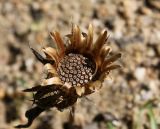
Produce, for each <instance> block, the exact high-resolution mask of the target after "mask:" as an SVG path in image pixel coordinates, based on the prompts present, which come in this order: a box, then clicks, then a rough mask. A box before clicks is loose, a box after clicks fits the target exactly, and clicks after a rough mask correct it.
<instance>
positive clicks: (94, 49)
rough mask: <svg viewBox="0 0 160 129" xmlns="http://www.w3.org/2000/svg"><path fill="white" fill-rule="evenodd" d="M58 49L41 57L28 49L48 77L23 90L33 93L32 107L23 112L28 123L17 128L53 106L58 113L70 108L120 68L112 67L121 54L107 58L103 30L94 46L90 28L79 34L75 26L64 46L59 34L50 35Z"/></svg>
mask: <svg viewBox="0 0 160 129" xmlns="http://www.w3.org/2000/svg"><path fill="white" fill-rule="evenodd" d="M50 35H51V37H52V38H53V39H54V40H55V42H56V45H57V48H56V49H55V48H52V47H45V48H43V49H42V50H43V52H44V53H45V55H46V57H45V58H44V57H42V56H41V55H40V54H39V53H38V52H37V51H35V50H34V49H33V48H31V50H32V52H33V53H34V55H35V56H36V58H37V59H38V60H39V61H40V62H42V63H43V64H44V67H45V68H46V69H47V71H48V73H47V78H45V79H44V80H43V81H42V84H41V85H39V86H35V87H32V88H30V89H26V90H24V92H33V93H34V97H33V104H34V105H35V106H34V107H33V108H31V109H30V110H28V111H27V112H26V114H25V115H26V117H27V118H28V123H27V124H25V125H18V126H16V127H17V128H21V127H28V126H30V125H31V124H32V122H33V120H34V119H35V118H36V117H37V116H38V115H39V114H40V113H41V112H43V111H44V110H47V109H50V108H52V107H55V108H57V109H58V110H63V109H65V108H68V107H71V106H73V105H74V104H75V103H76V101H77V99H78V98H81V97H83V96H86V95H89V94H91V93H94V92H95V91H97V90H99V89H100V88H101V87H102V83H103V81H104V79H105V78H106V77H107V75H108V74H109V72H110V71H111V70H114V69H117V68H119V67H120V66H119V65H117V64H113V62H114V61H116V60H117V59H118V58H120V57H121V54H120V53H118V54H115V55H113V56H111V57H109V58H106V56H108V54H109V53H110V52H111V48H110V47H109V46H108V45H107V44H106V41H107V39H108V36H107V31H103V32H102V33H101V34H100V35H99V37H98V39H97V40H96V42H95V43H93V27H92V25H90V26H89V28H88V33H84V32H81V30H80V29H79V27H78V26H77V25H74V26H73V27H72V31H71V34H68V35H67V37H68V41H67V42H66V43H64V41H63V40H62V38H61V36H60V33H59V32H53V33H50Z"/></svg>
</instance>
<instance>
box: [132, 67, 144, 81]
mask: <svg viewBox="0 0 160 129" xmlns="http://www.w3.org/2000/svg"><path fill="white" fill-rule="evenodd" d="M134 76H135V77H136V79H137V80H138V81H144V79H145V76H146V69H145V68H143V67H138V68H136V69H135V72H134Z"/></svg>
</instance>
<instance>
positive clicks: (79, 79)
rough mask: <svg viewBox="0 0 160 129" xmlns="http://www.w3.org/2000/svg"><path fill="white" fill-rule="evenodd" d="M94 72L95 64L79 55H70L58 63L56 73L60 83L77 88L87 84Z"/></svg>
mask: <svg viewBox="0 0 160 129" xmlns="http://www.w3.org/2000/svg"><path fill="white" fill-rule="evenodd" d="M94 70H95V63H94V62H93V61H92V60H90V59H89V58H87V57H84V56H82V55H80V54H73V53H70V54H68V55H67V56H65V57H64V58H63V59H62V60H61V61H60V63H59V64H58V69H57V72H58V74H59V76H60V79H61V80H62V82H64V83H65V82H68V83H70V84H71V85H72V86H77V85H79V84H81V85H83V84H85V83H87V82H89V81H90V80H91V79H92V76H93V73H94ZM84 79H85V80H84Z"/></svg>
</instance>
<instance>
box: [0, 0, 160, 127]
mask: <svg viewBox="0 0 160 129" xmlns="http://www.w3.org/2000/svg"><path fill="white" fill-rule="evenodd" d="M72 22H73V23H75V24H77V25H79V26H80V27H81V28H82V30H83V31H85V32H86V31H87V27H88V25H89V24H90V23H92V24H93V25H94V34H95V36H94V38H95V39H96V36H97V35H98V34H99V32H100V31H101V30H103V29H107V30H108V33H109V35H110V38H109V42H108V44H109V45H110V46H111V47H112V49H113V52H114V53H118V52H121V53H122V54H123V56H122V59H121V60H120V63H121V65H122V69H119V70H116V71H113V72H112V73H111V74H110V77H108V79H107V80H106V81H105V83H104V86H103V88H102V89H101V90H100V91H99V92H97V93H94V94H92V95H90V96H88V98H89V100H88V99H85V98H82V99H81V100H80V101H78V103H77V104H76V111H75V112H76V114H75V127H72V129H159V128H160V1H159V0H68V1H67V0H0V129H14V127H13V126H15V125H17V124H19V123H25V122H26V119H25V111H26V110H27V109H29V108H31V107H32V105H31V104H32V103H31V102H30V101H29V100H30V99H31V98H32V94H30V93H27V94H24V93H22V90H23V89H25V88H30V87H32V86H35V85H37V84H39V83H40V82H41V79H43V78H44V76H45V75H44V69H43V66H42V64H41V63H40V62H38V61H37V60H36V59H35V57H34V55H33V54H32V52H31V50H30V49H29V44H30V46H32V47H33V48H35V49H36V50H37V51H39V52H40V53H41V47H42V46H43V45H48V46H49V45H53V42H52V40H51V38H50V37H49V32H50V31H54V30H58V31H60V32H61V34H62V35H63V36H64V35H66V34H68V33H70V30H71V23H72ZM95 39H94V40H95ZM69 113H70V111H69V109H66V110H64V111H63V112H59V111H57V110H56V109H52V110H50V111H47V112H45V113H42V114H41V115H40V116H39V117H38V118H37V119H36V120H35V121H34V123H33V124H32V126H31V127H29V129H71V127H70V126H69V120H68V119H69Z"/></svg>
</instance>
